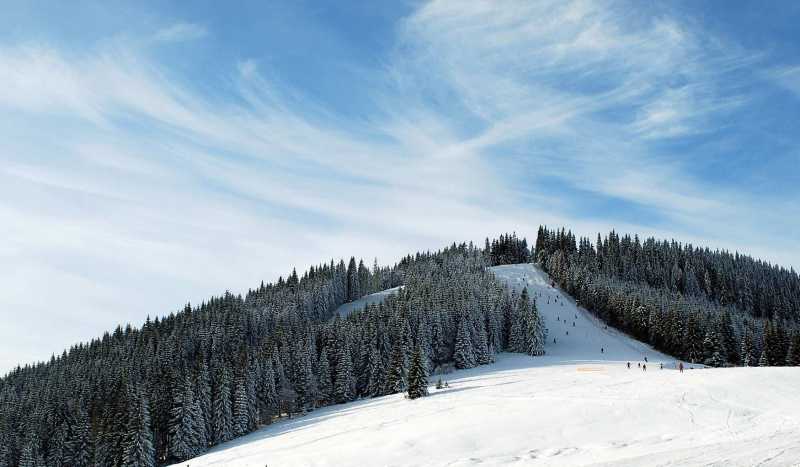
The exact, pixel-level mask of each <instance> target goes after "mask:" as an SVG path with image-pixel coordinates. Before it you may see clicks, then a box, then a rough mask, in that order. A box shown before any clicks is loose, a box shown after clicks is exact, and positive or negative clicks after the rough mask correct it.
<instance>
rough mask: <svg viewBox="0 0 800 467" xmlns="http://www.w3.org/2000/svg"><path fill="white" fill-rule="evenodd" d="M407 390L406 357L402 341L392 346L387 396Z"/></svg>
mask: <svg viewBox="0 0 800 467" xmlns="http://www.w3.org/2000/svg"><path fill="white" fill-rule="evenodd" d="M405 388H406V357H405V351H404V350H403V343H402V340H401V339H398V340H397V341H395V343H394V346H392V357H391V361H390V362H389V371H388V372H387V374H386V390H385V392H386V394H394V393H397V392H403V391H404V390H405Z"/></svg>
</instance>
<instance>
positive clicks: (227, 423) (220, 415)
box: [212, 368, 233, 444]
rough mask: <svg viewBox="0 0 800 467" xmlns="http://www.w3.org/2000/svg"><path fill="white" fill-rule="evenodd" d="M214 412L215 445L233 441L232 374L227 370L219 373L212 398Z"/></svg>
mask: <svg viewBox="0 0 800 467" xmlns="http://www.w3.org/2000/svg"><path fill="white" fill-rule="evenodd" d="M212 399H213V400H212V405H213V411H214V418H213V425H214V436H213V441H214V444H219V443H223V442H225V441H228V440H230V439H233V407H232V405H231V389H230V373H228V369H227V368H225V369H223V370H222V371H221V372H220V373H219V377H218V381H217V384H216V387H215V388H214V394H213V398H212Z"/></svg>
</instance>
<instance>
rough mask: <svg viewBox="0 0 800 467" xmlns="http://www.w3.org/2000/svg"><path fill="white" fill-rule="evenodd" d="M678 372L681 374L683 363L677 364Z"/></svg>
mask: <svg viewBox="0 0 800 467" xmlns="http://www.w3.org/2000/svg"><path fill="white" fill-rule="evenodd" d="M678 370H679V371H680V372H681V373H683V362H680V363H678Z"/></svg>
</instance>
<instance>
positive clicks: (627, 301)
mask: <svg viewBox="0 0 800 467" xmlns="http://www.w3.org/2000/svg"><path fill="white" fill-rule="evenodd" d="M534 254H535V260H536V262H537V263H538V264H539V265H541V266H542V267H543V268H544V269H545V270H546V271H547V272H548V273H549V274H550V276H551V277H552V278H553V279H554V280H555V281H556V282H558V284H559V285H561V287H563V288H564V289H565V290H566V291H567V292H568V293H569V294H571V295H572V296H573V297H574V298H575V299H577V300H578V301H579V303H580V304H581V305H582V306H584V307H586V308H587V309H589V310H590V311H592V312H593V313H594V314H596V315H597V316H599V317H600V318H602V319H603V320H604V321H605V322H606V323H608V324H609V325H611V326H614V327H616V328H618V329H621V330H623V331H625V332H627V333H628V334H630V335H632V336H634V337H636V338H637V339H638V340H640V341H642V342H647V343H649V344H651V345H652V346H654V347H655V348H656V349H658V350H661V351H663V352H665V353H668V354H670V355H674V356H676V357H678V358H682V359H684V360H686V361H688V362H696V363H703V364H706V365H710V366H726V365H740V366H756V365H761V366H783V365H790V366H797V365H800V332H799V331H800V278H798V275H797V273H796V272H795V271H794V270H792V269H789V270H787V269H785V268H781V267H779V266H776V265H771V264H769V263H766V262H763V261H760V260H756V259H753V258H752V257H750V256H746V255H741V254H738V253H730V252H727V251H718V250H715V251H711V250H710V249H708V248H697V247H694V246H692V245H689V244H686V245H682V244H680V243H678V242H676V241H674V240H672V241H666V240H664V241H657V240H656V239H654V238H648V239H646V240H645V241H644V242H642V241H640V240H639V237H638V236H633V237H631V236H630V235H624V236H622V237H620V236H619V235H618V234H617V233H616V232H613V231H612V232H610V233H609V234H608V235H607V236H606V237H604V238H603V237H601V236H600V235H598V237H597V241H596V243H595V244H594V245H592V243H591V241H590V240H589V239H588V238H581V239H580V240H576V238H575V236H574V235H573V234H572V232H570V231H568V230H565V229H563V228H562V229H560V230H548V229H547V228H546V227H544V226H542V227H540V228H539V231H538V233H537V238H536V245H535V253H534Z"/></svg>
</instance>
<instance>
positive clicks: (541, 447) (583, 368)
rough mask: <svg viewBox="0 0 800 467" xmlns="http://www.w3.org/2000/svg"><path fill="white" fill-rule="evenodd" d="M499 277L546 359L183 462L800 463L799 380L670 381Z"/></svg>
mask: <svg viewBox="0 0 800 467" xmlns="http://www.w3.org/2000/svg"><path fill="white" fill-rule="evenodd" d="M493 270H494V272H495V274H496V275H497V276H498V277H499V278H501V279H502V280H504V281H507V282H508V283H509V284H511V285H513V286H514V287H515V288H516V289H517V290H519V289H521V287H524V286H527V287H528V288H529V292H530V293H531V294H532V295H535V296H536V297H537V303H538V306H539V310H540V312H541V313H542V315H543V316H544V319H545V323H546V324H547V326H548V328H549V330H550V334H549V338H548V340H549V342H548V345H547V348H546V350H547V355H546V356H544V357H535V358H534V357H528V356H525V355H519V354H500V355H498V356H497V361H496V363H494V364H492V365H488V366H483V367H479V368H474V369H471V370H462V371H457V372H455V373H452V374H449V375H446V377H445V379H446V380H447V381H448V383H449V388H446V389H443V390H440V391H437V390H436V389H434V388H431V395H430V396H429V397H426V398H422V399H417V400H414V401H410V400H406V399H404V397H403V395H402V394H395V395H392V396H387V397H382V398H377V399H366V400H361V401H356V402H353V403H350V404H344V405H338V406H333V407H326V408H323V409H319V410H316V411H314V412H312V413H310V414H308V415H306V416H303V417H297V418H294V419H292V420H284V421H281V422H278V423H275V424H273V425H271V426H269V427H265V428H264V429H262V430H259V431H257V432H255V433H252V434H250V435H248V436H245V437H243V438H239V439H236V440H234V441H231V442H229V443H226V444H223V445H220V446H217V447H215V448H214V449H212V451H210V452H209V453H207V454H206V455H203V456H201V457H198V458H195V459H192V460H190V461H188V462H185V463H183V464H179V465H183V466H191V467H199V466H253V467H255V466H261V467H263V466H269V467H275V466H280V467H283V466H468V465H469V466H471V465H489V466H494V465H514V466H523V465H525V466H527V465H535V466H540V465H541V466H565V465H567V466H569V465H623V466H629V465H630V466H652V465H664V466H665V465H681V466H683V465H719V466H754V465H759V466H798V465H800V410H798V407H800V390H798V388H800V371H798V370H797V369H791V368H729V369H694V370H688V371H685V372H684V373H680V372H678V371H675V370H670V369H667V368H665V369H664V370H660V369H659V366H658V364H659V363H660V362H664V363H665V364H667V365H669V367H671V366H672V364H673V363H674V359H672V358H671V357H668V356H666V355H663V354H660V353H658V352H655V351H653V350H652V349H650V348H649V347H647V346H646V345H644V344H642V343H639V342H636V341H635V340H633V339H630V338H629V337H627V336H625V335H624V334H622V333H619V332H616V331H614V330H612V329H605V327H604V326H603V325H602V323H600V322H598V321H596V320H594V319H593V318H592V317H591V316H590V315H589V314H588V313H586V312H584V311H582V310H580V309H579V308H578V307H576V306H575V305H574V303H573V302H572V301H570V299H569V298H568V297H565V296H564V295H563V294H561V293H560V292H559V291H558V290H556V289H553V288H551V287H550V286H549V280H548V278H547V276H546V274H544V273H543V272H541V271H540V270H538V269H536V268H535V267H533V266H531V265H511V266H500V267H497V268H493ZM548 299H549V301H550V303H547V302H548ZM562 303H563V305H562ZM576 316H577V317H576ZM572 321H575V326H574V327H573V325H572ZM567 331H569V335H567V334H566V332H567ZM553 337H555V338H556V343H555V344H554V343H553ZM601 347H602V348H603V349H604V352H602V353H601V352H600V348H601ZM644 357H648V362H649V363H648V370H647V371H646V372H645V371H642V370H641V369H638V368H637V367H636V364H637V363H642V362H643V359H644ZM628 361H631V362H632V363H633V368H632V369H630V370H629V369H627V366H626V365H625V363H627V362H628ZM665 366H666V365H665ZM434 380H435V377H432V378H431V383H433V381H434Z"/></svg>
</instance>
